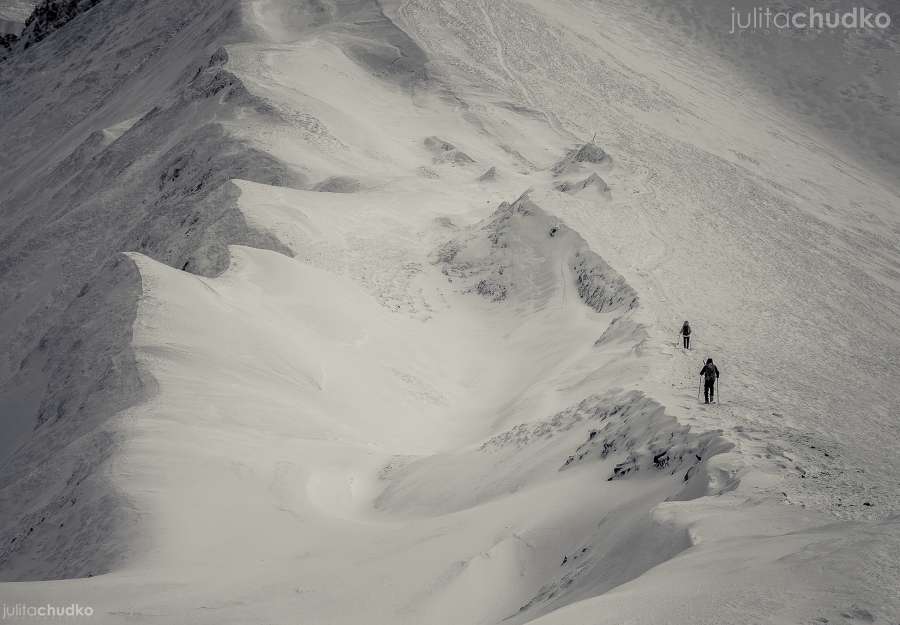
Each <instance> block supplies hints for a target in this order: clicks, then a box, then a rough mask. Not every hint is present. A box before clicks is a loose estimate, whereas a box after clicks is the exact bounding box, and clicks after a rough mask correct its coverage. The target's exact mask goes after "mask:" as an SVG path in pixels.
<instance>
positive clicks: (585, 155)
mask: <svg viewBox="0 0 900 625" xmlns="http://www.w3.org/2000/svg"><path fill="white" fill-rule="evenodd" d="M611 164H612V158H611V157H610V156H609V154H607V153H606V152H605V151H604V150H603V148H601V147H600V146H599V145H597V144H596V143H594V142H593V140H592V141H590V142H588V143H585V144H584V145H581V146H579V147H577V148H573V149H572V150H569V153H568V154H566V156H565V157H564V158H563V159H562V160H560V161H559V162H558V163H556V165H554V166H553V173H554V174H555V175H557V176H560V175H563V174H566V173H572V172H577V171H579V170H581V169H582V165H594V166H600V165H603V166H610V165H611Z"/></svg>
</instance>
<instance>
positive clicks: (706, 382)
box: [697, 358, 719, 404]
mask: <svg viewBox="0 0 900 625" xmlns="http://www.w3.org/2000/svg"><path fill="white" fill-rule="evenodd" d="M700 377H701V378H702V380H701V383H702V384H703V399H704V402H703V403H704V404H710V403H713V402H714V398H715V394H716V385H717V383H718V381H719V368H718V367H716V365H714V364H713V359H712V358H707V359H706V364H705V365H703V368H702V369H700ZM697 399H698V400H699V399H700V388H699V387H697Z"/></svg>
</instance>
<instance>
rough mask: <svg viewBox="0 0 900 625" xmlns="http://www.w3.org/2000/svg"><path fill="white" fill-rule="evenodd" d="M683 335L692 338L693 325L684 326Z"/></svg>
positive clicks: (682, 327)
mask: <svg viewBox="0 0 900 625" xmlns="http://www.w3.org/2000/svg"><path fill="white" fill-rule="evenodd" d="M681 333H682V334H683V335H684V336H690V335H691V324H689V323H686V324H684V325H683V326H681Z"/></svg>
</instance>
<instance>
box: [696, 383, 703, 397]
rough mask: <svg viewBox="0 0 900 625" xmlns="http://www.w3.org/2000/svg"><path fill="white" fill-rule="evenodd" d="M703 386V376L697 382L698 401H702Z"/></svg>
mask: <svg viewBox="0 0 900 625" xmlns="http://www.w3.org/2000/svg"><path fill="white" fill-rule="evenodd" d="M702 387H703V378H700V381H699V382H698V383H697V401H700V389H701V388H702Z"/></svg>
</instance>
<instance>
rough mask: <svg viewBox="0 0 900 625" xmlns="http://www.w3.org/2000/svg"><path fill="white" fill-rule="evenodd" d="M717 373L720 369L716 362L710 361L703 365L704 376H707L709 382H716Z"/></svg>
mask: <svg viewBox="0 0 900 625" xmlns="http://www.w3.org/2000/svg"><path fill="white" fill-rule="evenodd" d="M717 373H718V370H717V369H716V366H715V365H714V364H712V363H709V364H706V365H703V377H704V378H706V381H707V382H715V381H716V374H717Z"/></svg>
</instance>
